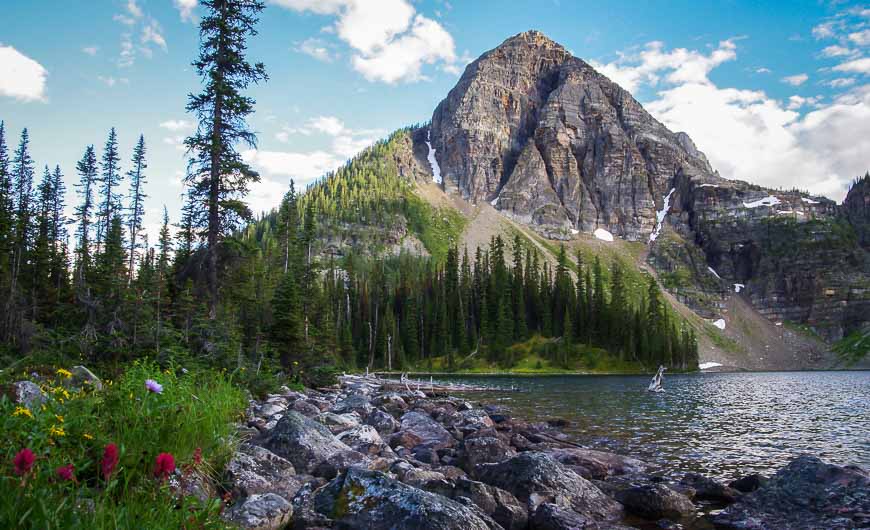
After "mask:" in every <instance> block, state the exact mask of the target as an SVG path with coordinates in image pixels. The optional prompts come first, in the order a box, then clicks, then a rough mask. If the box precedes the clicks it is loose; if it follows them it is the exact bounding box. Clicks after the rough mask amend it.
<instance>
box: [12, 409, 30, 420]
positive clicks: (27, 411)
mask: <svg viewBox="0 0 870 530" xmlns="http://www.w3.org/2000/svg"><path fill="white" fill-rule="evenodd" d="M12 415H13V416H27V417H28V418H32V417H33V413H32V412H30V409H29V408H27V407H15V412H13V413H12Z"/></svg>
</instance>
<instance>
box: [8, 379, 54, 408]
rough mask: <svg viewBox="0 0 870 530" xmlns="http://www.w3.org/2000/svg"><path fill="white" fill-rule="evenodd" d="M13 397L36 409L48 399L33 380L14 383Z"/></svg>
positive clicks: (22, 403) (17, 401)
mask: <svg viewBox="0 0 870 530" xmlns="http://www.w3.org/2000/svg"><path fill="white" fill-rule="evenodd" d="M12 392H13V399H14V400H15V403H20V404H21V405H24V406H25V407H27V408H28V409H31V410H33V409H36V408H38V407H39V406H40V405H42V404H43V403H45V401H46V397H45V394H43V392H42V390H41V389H40V388H39V385H37V384H36V383H34V382H33V381H17V382H15V383H13V384H12Z"/></svg>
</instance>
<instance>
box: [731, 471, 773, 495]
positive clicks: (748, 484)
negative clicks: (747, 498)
mask: <svg viewBox="0 0 870 530" xmlns="http://www.w3.org/2000/svg"><path fill="white" fill-rule="evenodd" d="M765 484H767V477H765V476H764V475H759V474H758V473H750V474H749V475H745V476H742V477H740V478H739V479H737V480H732V481H731V482H729V483H728V487H730V488H734V489H736V490H737V491H739V492H741V493H752V492H753V491H755V490H757V489H758V488H760V487H762V486H764V485H765Z"/></svg>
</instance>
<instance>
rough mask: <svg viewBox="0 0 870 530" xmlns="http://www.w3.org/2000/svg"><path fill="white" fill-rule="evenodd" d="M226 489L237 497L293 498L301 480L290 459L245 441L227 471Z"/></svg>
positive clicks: (300, 484) (300, 485)
mask: <svg viewBox="0 0 870 530" xmlns="http://www.w3.org/2000/svg"><path fill="white" fill-rule="evenodd" d="M224 476H225V483H226V485H227V489H228V490H229V491H230V492H232V493H233V495H234V496H236V497H247V496H250V495H254V494H257V493H276V494H278V495H280V496H281V497H284V498H285V499H287V500H291V499H292V498H293V496H294V495H296V492H297V491H298V490H299V488H300V487H302V483H303V481H302V479H301V478H300V477H297V475H296V469H294V468H293V464H291V463H290V461H288V460H286V459H284V458H281V457H280V456H278V455H276V454H275V453H273V452H272V451H269V450H268V449H265V448H263V447H259V446H257V445H250V444H242V445H241V446H240V447H239V450H238V451H237V452H236V454H235V455H233V457H232V458H231V459H230V461H229V463H228V464H227V467H226V471H225V473H224Z"/></svg>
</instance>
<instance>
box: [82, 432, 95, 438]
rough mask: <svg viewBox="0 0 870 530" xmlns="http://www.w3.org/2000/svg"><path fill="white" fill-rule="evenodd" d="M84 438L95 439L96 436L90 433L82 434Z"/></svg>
mask: <svg viewBox="0 0 870 530" xmlns="http://www.w3.org/2000/svg"><path fill="white" fill-rule="evenodd" d="M82 438H84V439H85V440H93V439H94V437H93V436H92V435H90V434H88V433H84V434H82Z"/></svg>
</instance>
